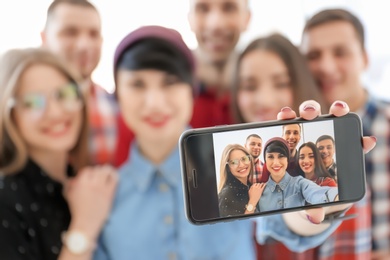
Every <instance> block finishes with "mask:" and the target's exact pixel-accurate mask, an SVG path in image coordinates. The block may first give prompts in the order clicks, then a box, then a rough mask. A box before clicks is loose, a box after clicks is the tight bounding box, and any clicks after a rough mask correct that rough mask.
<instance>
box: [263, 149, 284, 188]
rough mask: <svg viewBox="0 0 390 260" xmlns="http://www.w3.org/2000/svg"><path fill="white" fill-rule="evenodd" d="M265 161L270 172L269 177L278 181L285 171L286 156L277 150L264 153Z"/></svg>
mask: <svg viewBox="0 0 390 260" xmlns="http://www.w3.org/2000/svg"><path fill="white" fill-rule="evenodd" d="M265 163H266V165H267V170H268V171H269V172H270V174H271V175H270V177H271V178H272V180H273V181H274V182H276V183H279V182H280V181H281V180H282V179H283V177H284V175H285V174H286V171H287V166H288V159H287V156H286V155H284V154H282V153H278V152H271V153H266V155H265Z"/></svg>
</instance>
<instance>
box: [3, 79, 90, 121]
mask: <svg viewBox="0 0 390 260" xmlns="http://www.w3.org/2000/svg"><path fill="white" fill-rule="evenodd" d="M49 98H53V99H55V100H56V101H57V103H58V104H59V105H60V106H61V107H62V108H63V109H64V110H65V111H67V112H73V111H77V110H79V109H80V108H81V107H82V101H81V93H80V90H79V88H78V86H77V85H76V84H75V83H73V82H69V83H67V84H66V85H64V86H62V87H60V88H58V89H55V90H53V91H52V92H49V93H46V94H41V93H28V94H25V95H21V96H18V97H14V98H12V99H10V100H9V103H8V105H9V107H10V108H18V109H20V110H21V111H23V112H26V113H28V114H29V115H31V117H32V118H34V119H36V118H39V117H41V116H43V114H44V112H45V111H46V109H47V106H48V103H49Z"/></svg>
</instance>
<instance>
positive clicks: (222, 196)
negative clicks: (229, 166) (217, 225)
mask: <svg viewBox="0 0 390 260" xmlns="http://www.w3.org/2000/svg"><path fill="white" fill-rule="evenodd" d="M248 183H249V182H248ZM248 191H249V185H245V184H243V183H242V182H241V181H239V180H238V179H237V178H236V177H234V176H233V175H232V174H231V173H228V174H227V179H226V183H225V185H224V186H223V188H222V189H221V191H220V193H219V194H218V201H219V214H220V216H221V217H227V216H232V215H243V214H244V213H245V206H246V204H248V201H249V193H248Z"/></svg>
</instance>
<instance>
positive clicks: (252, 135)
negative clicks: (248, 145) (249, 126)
mask: <svg viewBox="0 0 390 260" xmlns="http://www.w3.org/2000/svg"><path fill="white" fill-rule="evenodd" d="M251 137H256V138H259V139H260V140H263V139H262V138H261V137H260V135H257V134H250V135H248V137H247V138H246V141H247V142H248V140H249V138H251Z"/></svg>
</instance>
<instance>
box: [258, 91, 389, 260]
mask: <svg viewBox="0 0 390 260" xmlns="http://www.w3.org/2000/svg"><path fill="white" fill-rule="evenodd" d="M359 115H360V116H361V118H362V122H363V134H364V135H365V136H375V137H376V138H377V144H376V146H375V148H374V149H373V150H372V151H371V152H369V153H368V154H367V155H366V156H365V159H366V163H365V166H366V175H367V184H368V185H367V193H366V196H365V197H364V198H363V199H362V200H361V201H359V202H357V203H355V204H354V206H353V207H352V208H351V209H350V210H349V211H348V212H347V213H346V214H347V215H348V214H357V217H356V218H354V219H351V220H346V221H344V222H343V223H342V224H341V225H340V227H339V228H338V229H337V230H336V231H335V232H334V233H333V234H332V235H331V236H330V237H329V238H328V239H327V240H326V241H325V242H324V243H323V244H322V245H321V246H319V247H318V248H316V249H312V250H308V251H306V252H303V253H293V252H291V251H289V250H288V249H287V248H286V247H285V246H284V245H283V244H281V243H278V242H273V243H270V244H267V245H265V246H260V245H258V252H259V254H258V259H273V258H269V257H268V256H274V255H276V256H277V257H280V258H274V259H321V260H342V259H346V260H347V259H348V260H349V259H352V260H365V259H370V258H371V250H374V251H375V250H390V213H389V210H388V209H389V208H390V177H389V176H390V153H389V152H388V151H389V144H390V103H389V102H385V101H380V100H378V99H374V98H372V97H369V100H368V102H367V103H366V105H365V107H364V108H363V109H362V111H359ZM267 251H270V253H268V255H266V253H267Z"/></svg>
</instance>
